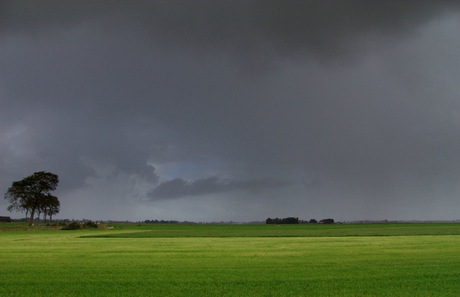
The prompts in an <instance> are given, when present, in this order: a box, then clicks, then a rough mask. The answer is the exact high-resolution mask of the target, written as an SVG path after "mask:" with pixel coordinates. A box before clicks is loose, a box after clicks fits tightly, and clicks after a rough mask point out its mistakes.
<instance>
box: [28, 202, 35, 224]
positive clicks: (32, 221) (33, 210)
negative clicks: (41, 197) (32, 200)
mask: <svg viewBox="0 0 460 297" xmlns="http://www.w3.org/2000/svg"><path fill="white" fill-rule="evenodd" d="M34 214H35V207H34V208H32V211H31V213H30V221H29V226H32V225H33V223H34Z"/></svg>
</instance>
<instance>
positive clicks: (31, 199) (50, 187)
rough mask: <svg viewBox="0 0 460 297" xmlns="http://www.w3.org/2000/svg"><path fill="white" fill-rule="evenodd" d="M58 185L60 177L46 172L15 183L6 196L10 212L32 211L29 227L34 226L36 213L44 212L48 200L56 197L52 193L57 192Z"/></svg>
mask: <svg viewBox="0 0 460 297" xmlns="http://www.w3.org/2000/svg"><path fill="white" fill-rule="evenodd" d="M58 183H59V178H58V176H57V175H56V174H53V173H50V172H46V171H39V172H35V173H34V174H32V175H31V176H28V177H26V178H24V179H22V180H20V181H15V182H13V184H12V185H11V187H9V188H8V191H7V192H6V193H5V196H4V198H5V199H6V200H8V202H9V203H10V206H8V208H7V209H8V211H10V212H11V211H13V210H16V211H27V212H29V211H30V221H29V226H32V223H33V220H34V214H35V211H36V210H43V205H45V204H46V200H47V199H48V198H49V197H50V196H51V197H54V196H52V195H51V194H50V192H51V191H54V190H56V188H57V184H58ZM55 198H56V197H55ZM56 199H57V198H56Z"/></svg>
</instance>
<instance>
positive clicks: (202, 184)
mask: <svg viewBox="0 0 460 297" xmlns="http://www.w3.org/2000/svg"><path fill="white" fill-rule="evenodd" d="M288 184H289V183H288V182H285V181H276V180H272V179H270V178H265V179H252V180H245V181H236V180H228V179H219V178H217V177H209V178H203V179H199V180H195V181H193V182H187V181H186V180H184V179H182V178H175V179H173V180H170V181H166V182H163V183H160V184H159V185H158V186H157V187H156V188H154V189H153V190H151V191H150V192H149V194H148V195H149V197H150V198H151V199H153V200H160V199H173V198H182V197H187V196H203V195H209V194H219V193H226V192H230V191H235V190H244V191H248V192H252V193H255V192H258V191H261V190H267V189H273V188H279V187H285V186H287V185H288Z"/></svg>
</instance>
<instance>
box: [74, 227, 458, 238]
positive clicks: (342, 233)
mask: <svg viewBox="0 0 460 297" xmlns="http://www.w3.org/2000/svg"><path fill="white" fill-rule="evenodd" d="M150 227H151V229H150V230H145V229H140V230H139V231H138V232H136V231H135V229H130V230H129V232H122V233H120V232H117V233H112V232H110V231H108V232H104V233H103V234H96V235H86V236H81V238H182V237H350V236H354V237H360V236H421V235H460V224H394V225H332V226H318V225H317V226H312V225H295V226H287V225H246V226H241V225H175V226H162V225H156V226H150ZM144 228H145V227H144Z"/></svg>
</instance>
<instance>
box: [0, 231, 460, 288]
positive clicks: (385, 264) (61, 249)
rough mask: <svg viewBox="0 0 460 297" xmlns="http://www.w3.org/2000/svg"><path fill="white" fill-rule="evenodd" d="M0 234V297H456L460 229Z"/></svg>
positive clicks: (42, 232)
mask: <svg viewBox="0 0 460 297" xmlns="http://www.w3.org/2000/svg"><path fill="white" fill-rule="evenodd" d="M2 226H5V227H3V228H1V230H6V231H0V273H1V276H2V277H1V278H0V296H460V224H390V225H328V226H327V225H323V226H320V225H316V226H313V225H136V224H127V225H115V226H114V227H115V228H114V229H110V230H99V229H97V230H88V229H85V230H76V231H63V230H36V231H8V230H9V229H8V226H9V225H8V224H4V225H1V226H0V227H2Z"/></svg>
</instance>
